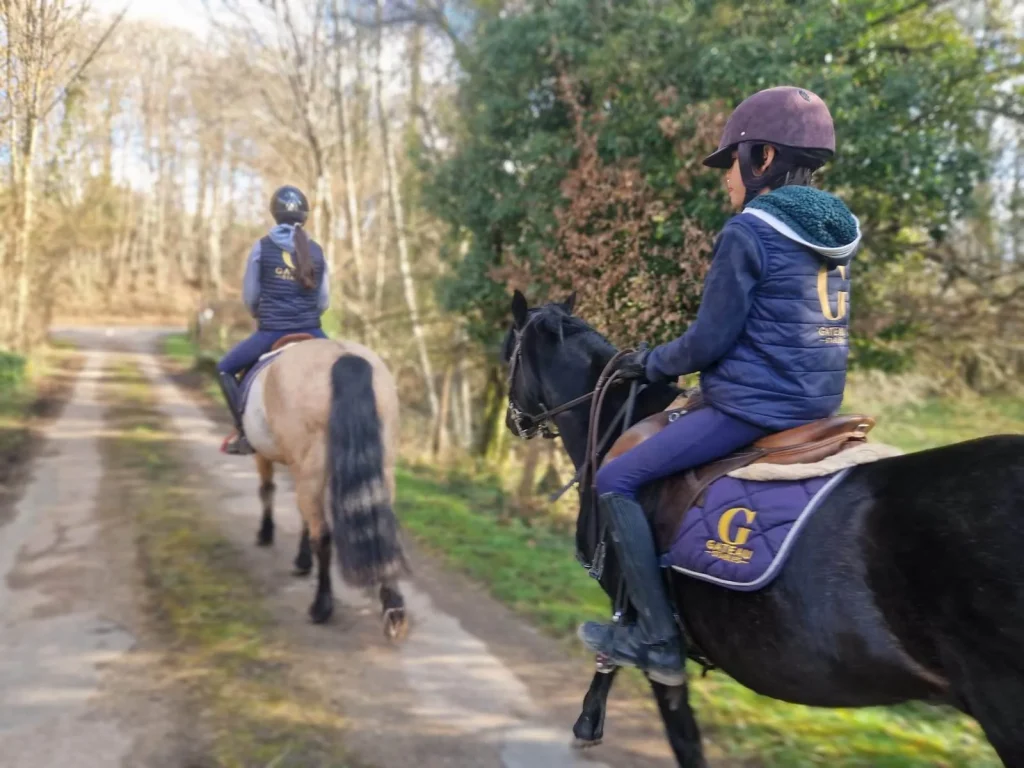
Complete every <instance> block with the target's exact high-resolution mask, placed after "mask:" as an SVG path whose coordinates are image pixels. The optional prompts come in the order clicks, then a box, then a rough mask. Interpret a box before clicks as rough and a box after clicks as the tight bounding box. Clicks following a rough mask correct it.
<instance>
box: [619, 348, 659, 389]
mask: <svg viewBox="0 0 1024 768" xmlns="http://www.w3.org/2000/svg"><path fill="white" fill-rule="evenodd" d="M650 354H651V350H649V349H648V348H647V345H646V344H641V345H640V348H639V349H636V350H634V351H633V352H630V353H629V354H627V355H625V356H624V357H623V358H622V359H621V360H619V364H618V365H617V366H615V370H616V372H617V373H618V374H619V378H620V379H637V380H639V381H646V380H647V356H648V355H650Z"/></svg>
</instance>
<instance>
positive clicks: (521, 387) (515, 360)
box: [502, 291, 615, 452]
mask: <svg viewBox="0 0 1024 768" xmlns="http://www.w3.org/2000/svg"><path fill="white" fill-rule="evenodd" d="M575 301H576V294H572V295H571V296H569V298H568V299H566V300H565V301H564V302H554V303H551V304H545V305H544V306H542V307H536V308H533V309H530V308H529V306H528V305H527V302H526V297H525V296H523V294H522V293H520V292H519V291H516V292H515V294H514V296H513V298H512V324H511V326H510V327H509V330H508V334H507V335H506V336H505V343H504V347H503V353H502V356H503V358H504V360H505V363H506V364H507V365H508V371H509V379H508V398H509V408H508V413H507V414H506V417H505V424H506V426H507V427H508V429H509V430H510V431H511V432H512V433H513V434H515V435H518V436H519V437H525V438H530V437H534V436H535V435H537V434H538V433H540V432H544V434H545V435H547V436H552V435H553V434H554V433H553V430H552V429H551V424H550V422H551V419H549V418H547V417H546V416H545V414H546V413H547V412H548V411H550V410H552V409H556V408H558V407H559V406H561V405H564V404H565V403H568V402H570V401H571V400H573V399H575V398H577V397H580V396H582V395H585V394H587V393H588V392H590V391H591V390H592V389H593V388H594V384H595V383H596V381H597V377H598V375H599V374H600V373H601V370H602V369H603V368H604V366H605V364H606V363H607V362H608V361H609V360H610V359H611V357H612V355H614V354H615V347H613V346H612V345H611V344H610V343H609V342H608V340H607V339H605V338H604V337H603V336H602V335H601V334H600V333H598V332H597V331H595V330H594V329H593V328H591V327H590V326H589V325H587V324H586V323H585V322H583V320H581V319H580V318H578V317H576V316H575V315H573V313H572V312H573V307H574V305H575ZM573 410H574V411H578V412H577V413H574V414H572V415H573V416H575V419H574V420H575V421H579V420H580V419H581V418H582V419H583V421H582V422H580V423H581V424H583V426H584V427H585V419H586V416H587V409H586V406H585V405H581V406H579V407H578V408H577V409H573ZM569 415H570V414H569V413H566V414H565V416H566V417H568V416H569ZM560 421H561V422H563V423H564V422H566V421H569V419H567V418H563V419H560ZM567 447H569V446H567ZM570 452H571V451H570Z"/></svg>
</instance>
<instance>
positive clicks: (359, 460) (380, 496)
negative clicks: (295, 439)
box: [328, 355, 408, 587]
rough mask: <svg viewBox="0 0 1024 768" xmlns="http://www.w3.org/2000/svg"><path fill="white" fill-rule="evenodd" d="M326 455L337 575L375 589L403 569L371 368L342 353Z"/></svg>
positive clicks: (335, 379)
mask: <svg viewBox="0 0 1024 768" xmlns="http://www.w3.org/2000/svg"><path fill="white" fill-rule="evenodd" d="M331 384H332V388H333V392H332V396H331V415H330V423H329V427H328V440H329V444H328V455H329V460H330V463H331V481H330V482H331V486H330V488H331V522H332V524H333V530H334V544H335V546H336V547H337V549H338V564H339V566H340V568H341V576H342V578H343V579H344V580H345V581H346V582H347V583H348V584H351V585H352V586H355V587H374V586H377V585H379V584H383V583H385V582H387V581H390V580H393V579H395V578H397V577H399V576H401V575H403V574H404V573H406V572H407V571H408V565H407V564H406V560H405V554H404V553H403V552H402V544H401V541H400V540H399V536H398V520H397V518H396V517H395V512H394V510H393V509H392V506H391V503H392V499H391V490H390V488H389V487H388V484H387V482H386V481H385V479H384V445H383V441H382V438H381V425H380V418H379V416H378V414H377V398H376V397H375V395H374V392H373V367H372V366H371V365H370V363H369V361H368V360H366V359H364V358H362V357H356V356H355V355H342V356H341V357H340V358H339V359H338V360H337V361H336V362H335V363H334V366H333V367H332V368H331Z"/></svg>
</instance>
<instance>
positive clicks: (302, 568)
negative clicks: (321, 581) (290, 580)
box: [292, 563, 313, 579]
mask: <svg viewBox="0 0 1024 768" xmlns="http://www.w3.org/2000/svg"><path fill="white" fill-rule="evenodd" d="M312 572H313V565H312V564H310V565H299V564H298V563H296V564H295V567H294V568H293V569H292V576H295V577H296V578H298V579H304V578H306V577H307V576H309V574H311V573H312Z"/></svg>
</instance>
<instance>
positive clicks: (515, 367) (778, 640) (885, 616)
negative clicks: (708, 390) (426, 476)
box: [505, 292, 1024, 768]
mask: <svg viewBox="0 0 1024 768" xmlns="http://www.w3.org/2000/svg"><path fill="white" fill-rule="evenodd" d="M512 306H513V317H514V323H513V327H512V329H511V330H510V331H509V335H508V338H507V340H506V348H505V357H506V360H507V361H508V362H509V363H510V366H511V368H510V370H511V372H512V373H511V376H510V382H509V401H510V404H511V406H512V407H513V408H512V409H510V418H509V423H508V426H509V428H510V429H512V430H513V431H514V432H517V433H519V434H524V430H523V420H524V419H525V421H526V422H528V425H529V426H531V427H532V429H530V430H529V431H528V433H527V434H528V435H529V436H532V435H533V434H535V433H536V432H537V431H538V428H539V426H540V422H541V421H544V420H545V419H544V418H543V415H544V414H545V413H547V412H549V411H550V410H556V411H558V410H560V409H559V406H560V405H562V404H566V403H571V402H572V401H573V400H575V399H576V398H582V397H584V396H586V395H587V394H588V393H590V392H592V391H593V390H594V388H595V385H596V383H597V379H598V376H599V375H600V373H601V371H602V370H603V369H604V367H605V365H606V364H607V363H608V362H609V360H610V359H611V358H612V356H613V355H614V353H615V349H614V347H613V346H612V345H611V344H610V343H608V341H606V340H605V339H604V338H603V337H602V336H601V335H600V334H599V333H597V332H596V331H595V330H594V329H592V328H591V327H590V326H588V325H587V324H586V323H584V322H583V321H582V320H580V319H578V318H576V317H574V316H573V315H572V300H570V301H569V302H567V303H565V304H548V305H546V306H544V307H541V308H538V309H530V310H528V309H527V305H526V301H525V299H523V297H522V295H521V294H519V293H518V292H517V293H516V297H515V299H514V300H513V303H512ZM625 389H626V388H625V387H620V388H613V389H612V390H610V391H609V394H608V397H607V399H606V402H605V404H604V407H603V411H602V414H601V420H602V425H601V427H600V429H601V430H602V432H603V430H605V429H606V428H607V427H608V424H609V422H610V421H611V419H612V417H613V415H614V414H616V412H618V411H619V410H620V407H621V406H622V405H623V403H624V402H625V398H626V392H625ZM675 394H676V393H675V392H674V391H673V390H672V389H671V388H669V387H664V386H660V385H659V386H655V385H652V386H648V387H646V388H645V389H644V390H642V392H641V393H640V394H639V396H638V398H637V403H636V410H635V414H634V415H635V418H636V419H637V420H639V419H641V418H644V417H645V416H648V415H650V414H652V413H655V412H657V411H660V410H663V409H664V408H665V407H666V406H667V405H668V404H669V402H671V400H672V399H673V397H674V395H675ZM513 409H515V410H513ZM588 410H589V408H588V404H584V403H580V404H578V405H576V406H574V407H571V408H569V409H568V410H563V411H561V412H560V413H558V414H557V415H554V416H552V417H551V421H552V422H553V423H554V424H555V425H556V426H557V429H558V432H559V433H560V435H561V438H562V442H563V444H564V446H565V449H566V451H567V452H568V453H569V455H570V457H571V458H572V460H573V462H574V463H575V464H576V466H577V468H579V467H580V466H581V464H582V463H583V462H584V460H585V454H586V438H587V430H588V426H589V425H588V420H589V415H588ZM516 416H519V419H518V422H519V423H518V424H517V423H516V421H517V419H516V418H515V417H516ZM531 416H537V417H538V418H536V419H531ZM548 428H549V429H550V426H549V427H548ZM582 485H583V486H586V483H583V484H582ZM656 486H657V484H655V487H652V488H651V489H648V494H647V495H646V496H645V499H644V501H645V507H646V508H647V509H650V508H651V502H653V501H654V499H655V496H654V494H656V493H657V491H658V488H657V487H656ZM588 496H589V490H588V489H587V488H586V487H583V489H582V492H581V507H580V509H581V512H580V517H579V520H578V522H577V548H578V550H579V556H580V558H581V559H582V560H584V561H586V562H590V561H591V559H592V557H593V554H594V548H595V545H596V542H595V541H594V540H593V539H594V537H593V536H592V535H590V534H589V531H590V530H591V527H590V526H589V525H588V520H587V518H588V516H589V514H590V508H591V505H590V504H589V499H588ZM1022 503H1024V436H1021V435H1015V436H998V437H986V438H982V439H979V440H972V441H970V442H964V443H957V444H955V445H950V446H946V447H943V448H936V449H934V450H929V451H922V452H920V453H914V454H910V455H907V456H900V457H896V458H891V459H885V460H883V461H879V462H877V463H874V464H868V465H864V466H861V467H859V468H856V469H854V470H853V471H851V472H850V474H849V475H848V476H847V478H846V479H845V480H844V481H843V482H842V483H841V484H840V485H839V486H838V487H837V488H836V489H835V490H834V491H833V493H832V495H831V496H830V497H829V498H828V500H827V502H826V503H825V504H824V505H823V506H822V507H821V508H820V509H819V510H818V511H817V512H816V514H815V515H814V517H813V518H812V519H811V521H810V522H809V524H808V525H807V527H806V529H805V530H804V533H803V534H802V535H801V537H800V540H799V541H798V543H797V544H796V546H795V547H794V549H793V551H792V554H791V556H790V558H789V561H788V563H787V564H786V566H785V568H784V569H783V571H782V573H781V574H780V576H779V577H778V578H777V579H776V580H775V581H774V582H773V583H772V584H771V585H770V586H768V587H767V588H765V589H763V590H761V591H759V592H752V593H743V592H734V591H729V590H727V589H724V588H722V587H718V586H714V585H712V584H708V583H706V582H702V581H698V580H695V579H690V578H687V577H685V576H683V575H681V574H679V573H675V572H673V573H672V575H671V577H670V578H671V581H672V584H671V587H672V592H673V593H674V595H675V597H676V601H677V608H678V610H679V612H680V616H681V618H682V623H683V626H684V627H685V631H686V636H687V638H688V639H689V640H690V642H691V643H692V644H693V646H696V647H698V648H699V649H700V650H701V651H702V652H703V653H704V655H705V656H706V657H707V658H708V659H709V660H710V661H711V662H712V663H713V664H714V665H715V666H716V667H719V668H721V669H722V670H724V671H725V672H726V673H728V674H729V675H730V676H732V677H733V678H735V679H736V680H737V681H739V682H740V683H742V684H743V685H745V686H747V687H749V688H751V689H752V690H754V691H756V692H758V693H760V694H763V695H765V696H770V697H772V698H775V699H781V700H783V701H789V702H794V703H799V704H808V705H811V706H819V707H861V706H876V705H890V704H896V703H898V702H904V701H908V700H914V699H916V700H924V701H930V702H935V703H944V704H948V705H951V706H953V707H955V708H956V709H959V710H960V711H962V712H965V713H967V714H969V715H971V716H972V717H974V718H975V719H976V720H977V721H978V722H979V723H980V724H981V727H982V728H983V729H984V731H985V735H986V736H987V737H988V739H989V741H990V742H991V743H992V746H993V747H995V749H996V751H997V752H998V753H999V756H1000V758H1001V759H1002V761H1003V763H1004V764H1005V765H1007V766H1014V767H1015V768H1021V767H1024V653H1022V652H1024V515H1022V514H1021V510H1020V505H1021V504H1022ZM607 557H608V560H607V561H606V564H605V568H604V575H603V576H602V587H604V589H605V591H606V592H608V594H609V595H610V596H612V595H613V594H614V591H615V589H616V588H617V584H618V573H617V567H616V565H615V563H614V562H613V557H614V551H613V549H612V548H610V547H609V548H608V552H607ZM612 680H613V673H612V674H602V673H600V672H599V673H598V674H596V675H595V677H594V681H593V682H592V683H591V686H590V690H589V691H588V692H587V695H586V698H585V700H584V702H583V712H582V714H581V715H580V718H579V720H578V721H577V722H576V725H575V727H574V732H575V734H576V737H577V740H578V743H580V744H582V745H586V744H592V743H597V742H599V741H600V740H601V738H602V735H603V728H604V716H605V706H606V703H607V697H608V692H609V691H610V689H611V685H612ZM652 688H653V692H654V696H655V698H656V699H657V702H658V705H659V708H660V710H661V715H662V718H663V720H664V723H665V729H666V731H667V734H668V738H669V741H670V743H671V746H672V750H673V751H674V753H675V756H676V759H677V761H678V763H679V765H680V766H684V767H685V768H700V767H701V766H705V765H706V763H705V760H704V756H703V750H702V748H701V743H700V732H699V729H698V726H697V722H696V720H695V719H694V715H693V711H692V709H691V708H690V705H689V702H688V691H686V690H685V689H684V690H683V691H682V697H681V703H680V700H679V699H680V696H679V691H678V690H676V691H672V690H669V689H666V688H665V687H664V686H662V685H659V684H657V683H652Z"/></svg>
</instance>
